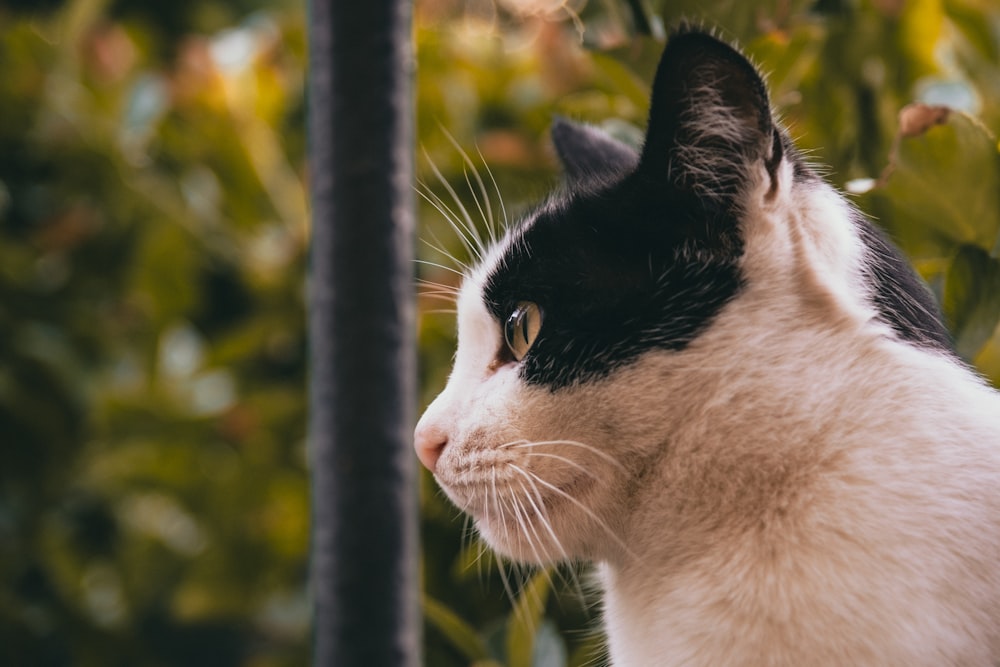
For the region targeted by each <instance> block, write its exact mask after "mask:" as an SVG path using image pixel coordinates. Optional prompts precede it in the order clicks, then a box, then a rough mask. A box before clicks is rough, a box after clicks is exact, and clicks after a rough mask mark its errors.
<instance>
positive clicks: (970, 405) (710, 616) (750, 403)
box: [417, 164, 1000, 667]
mask: <svg viewBox="0 0 1000 667" xmlns="http://www.w3.org/2000/svg"><path fill="white" fill-rule="evenodd" d="M753 176H754V179H755V181H756V182H757V183H758V185H757V186H754V187H751V188H750V190H749V192H748V193H747V197H746V201H747V203H746V205H745V208H744V211H745V221H744V228H743V232H744V238H745V248H746V250H745V256H744V259H743V270H744V274H745V276H746V278H747V286H746V288H745V290H744V291H743V292H742V293H741V294H740V295H739V296H738V297H737V298H736V299H735V300H733V301H732V302H730V303H729V304H728V305H727V306H726V307H725V308H724V309H723V311H722V312H721V313H720V314H719V316H718V317H717V318H716V320H715V321H714V323H713V324H712V326H710V327H709V328H708V329H707V330H706V331H705V332H704V333H703V334H702V335H701V336H699V337H698V338H697V339H696V340H695V341H694V342H693V343H691V344H690V345H689V346H688V347H687V348H686V349H685V350H684V351H682V352H666V351H664V352H652V353H648V354H646V355H644V356H643V357H642V358H641V359H640V360H639V361H637V362H636V363H634V364H631V365H629V366H627V367H625V368H622V369H619V370H617V371H615V372H613V373H612V374H611V375H610V376H608V377H607V378H604V379H602V380H599V381H594V382H588V383H584V384H580V385H575V386H572V387H569V388H566V389H560V390H558V391H555V392H551V391H549V390H547V389H545V388H535V387H529V386H525V385H524V383H523V382H522V381H521V380H520V379H519V377H518V373H517V365H516V363H510V364H505V365H499V366H498V365H497V364H496V363H495V361H494V360H495V358H496V353H497V350H498V349H499V346H500V345H502V334H501V331H500V325H499V323H497V322H496V321H495V320H494V319H493V318H492V317H491V316H490V314H489V313H488V312H487V311H486V309H485V307H484V306H483V304H482V301H481V295H480V292H481V287H482V280H483V279H484V276H485V275H486V273H487V271H488V270H489V268H490V267H491V266H492V265H493V264H494V263H495V262H497V261H499V258H500V257H502V254H503V253H502V247H501V248H498V249H495V250H494V251H493V252H492V253H491V255H490V256H489V257H488V258H487V260H486V261H485V262H484V265H483V266H482V267H481V268H480V269H479V270H478V271H477V272H476V273H474V274H473V275H471V276H470V277H469V279H467V281H466V283H465V285H464V287H463V290H462V294H461V297H460V300H459V334H460V342H459V348H458V353H457V357H456V362H455V368H454V371H453V373H452V376H451V378H450V380H449V383H448V386H447V388H446V389H445V390H444V392H442V394H441V395H440V396H439V397H438V398H437V400H435V401H434V403H433V404H432V405H431V407H430V408H429V409H428V410H427V412H426V414H425V415H424V416H423V418H422V419H421V422H420V424H419V426H418V430H417V433H418V440H419V439H420V438H423V439H425V440H426V439H427V438H432V437H436V438H446V439H447V445H446V446H445V448H444V450H443V452H442V454H441V457H440V460H439V461H438V463H437V467H436V473H437V478H438V480H439V481H440V483H441V484H442V486H443V488H444V489H445V490H446V492H447V493H448V494H449V496H450V497H451V498H452V499H453V500H454V501H455V502H456V504H458V505H459V506H460V507H462V508H463V509H465V510H467V511H469V512H470V513H471V514H472V515H473V516H474V517H475V519H476V521H477V525H478V526H479V529H480V530H481V532H482V533H483V535H484V536H485V537H486V539H487V540H488V541H489V542H490V543H491V544H492V545H493V546H494V547H495V548H496V549H497V550H498V551H500V552H501V553H504V554H507V555H509V556H511V557H513V558H515V559H519V560H524V561H531V562H552V561H561V560H567V559H589V560H593V561H596V562H597V563H599V571H600V576H601V580H602V582H603V586H604V589H605V623H606V628H607V632H608V636H609V641H610V651H611V658H612V662H613V664H614V665H615V666H616V667H654V666H660V665H776V666H777V665H789V666H804V665H873V666H874V665H899V666H904V665H906V666H910V665H928V666H931V665H933V666H942V665H963V666H964V665H968V666H979V665H982V666H984V667H985V666H988V665H996V664H1000V558H998V557H1000V398H998V394H997V393H996V392H994V391H993V390H992V389H990V388H988V387H987V386H986V385H985V384H984V383H983V382H982V381H981V379H980V378H978V377H976V376H975V375H974V374H973V373H972V372H971V371H969V370H968V369H966V368H964V367H963V366H961V365H960V364H959V363H958V362H956V361H955V360H954V359H952V358H950V357H949V356H947V355H946V354H943V353H940V352H934V351H931V350H928V349H923V348H918V347H915V346H913V345H910V344H906V343H903V342H901V341H899V340H898V339H896V338H895V337H894V336H893V334H892V331H891V330H890V329H889V328H888V327H887V326H886V325H885V324H883V323H881V321H879V320H878V319H876V313H875V312H874V310H873V308H872V307H871V306H870V305H869V301H868V300H867V299H866V298H865V297H866V295H865V287H864V283H863V282H862V280H863V279H862V253H863V251H864V249H863V245H862V242H861V241H860V239H859V238H858V235H857V232H856V230H855V227H854V225H853V224H851V221H850V219H849V217H850V211H849V209H848V205H847V204H846V203H844V202H843V200H842V199H841V198H840V197H839V196H838V195H837V194H836V193H835V192H833V191H832V190H830V189H829V188H827V187H826V186H822V185H817V184H810V185H808V186H805V187H803V186H797V185H793V183H792V172H791V166H790V165H788V164H783V165H782V166H781V167H780V169H779V172H778V178H779V183H778V187H777V188H776V190H770V179H769V178H768V177H767V175H766V173H765V172H764V169H763V167H760V168H759V173H757V172H754V174H753ZM509 242H512V241H510V240H508V241H507V243H509ZM429 434H430V435H429ZM553 441H566V442H563V443H561V444H560V443H556V444H540V445H535V444H534V443H538V442H540V443H551V442H553ZM511 443H513V444H511ZM568 443H579V444H568ZM609 455H610V457H612V459H611V460H609V458H608V457H609ZM566 459H569V460H570V461H571V462H572V463H573V464H572V465H571V464H570V463H567V461H566ZM546 485H548V486H546ZM554 489H558V490H560V491H562V495H560V493H559V492H557V491H556V490H554ZM566 494H570V495H572V497H573V499H574V501H575V502H573V501H569V500H567V499H566V498H565V495H566Z"/></svg>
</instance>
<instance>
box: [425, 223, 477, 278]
mask: <svg viewBox="0 0 1000 667" xmlns="http://www.w3.org/2000/svg"><path fill="white" fill-rule="evenodd" d="M427 233H428V234H429V235H430V237H431V239H432V240H433V241H434V242H433V243H431V242H430V241H428V240H427V239H420V242H421V243H423V244H424V245H425V246H427V247H428V248H430V249H431V250H433V251H434V252H436V253H438V254H439V255H442V256H444V257H447V258H448V259H450V260H451V261H452V262H453V263H454V264H455V266H456V267H458V268H459V269H460V273H462V272H465V271H468V270H469V265H468V264H467V263H465V262H463V261H462V260H460V259H459V258H458V257H455V255H453V254H452V253H450V252H448V251H447V250H445V248H444V246H443V245H442V244H441V242H440V241H438V239H437V237H436V236H435V235H434V233H433V232H431V231H429V230H428V232H427Z"/></svg>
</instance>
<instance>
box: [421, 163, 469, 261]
mask: <svg viewBox="0 0 1000 667" xmlns="http://www.w3.org/2000/svg"><path fill="white" fill-rule="evenodd" d="M436 169H437V167H435V171H436ZM436 173H438V174H440V172H436ZM439 178H442V179H443V178H444V177H443V176H440V175H439ZM420 185H421V187H423V188H425V190H426V192H425V191H424V190H417V194H419V195H420V196H421V197H423V198H424V201H426V202H427V203H428V204H430V205H431V206H433V207H434V209H435V210H436V211H437V212H438V213H440V214H441V216H442V217H443V218H444V219H445V221H446V222H447V223H448V225H449V226H450V227H451V228H452V229H453V230H454V231H455V233H456V234H457V235H458V239H459V241H461V242H462V245H463V246H464V247H465V250H466V252H468V253H469V255H470V256H474V257H476V258H478V259H479V260H482V258H483V256H482V253H481V252H480V250H479V247H478V245H477V244H476V243H474V241H475V235H476V234H475V233H474V232H472V231H469V230H468V227H467V224H472V222H471V218H469V214H468V213H467V212H465V209H464V207H463V208H462V214H463V215H462V217H459V215H458V214H457V213H455V212H454V211H453V210H451V207H450V206H448V204H446V203H445V201H444V200H443V199H441V198H440V197H438V196H437V195H436V194H435V193H434V191H433V190H431V189H430V187H429V186H427V185H425V184H424V183H420ZM446 185H447V183H446ZM447 187H448V189H449V191H450V192H451V193H452V196H453V197H456V196H457V195H455V194H454V190H451V186H450V185H447ZM457 204H458V205H459V206H462V203H461V202H460V201H457ZM463 217H464V218H465V219H467V220H468V221H469V222H468V223H466V222H463V221H462V218H463Z"/></svg>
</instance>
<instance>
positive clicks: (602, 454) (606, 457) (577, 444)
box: [501, 440, 627, 472]
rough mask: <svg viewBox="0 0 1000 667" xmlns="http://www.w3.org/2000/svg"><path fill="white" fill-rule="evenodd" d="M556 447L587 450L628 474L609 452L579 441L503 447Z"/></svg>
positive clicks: (520, 442)
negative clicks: (564, 446) (562, 446)
mask: <svg viewBox="0 0 1000 667" xmlns="http://www.w3.org/2000/svg"><path fill="white" fill-rule="evenodd" d="M554 445H566V446H568V447H579V448H581V449H585V450H587V451H588V452H590V453H591V454H593V455H594V456H597V457H598V458H601V459H603V460H605V461H607V462H608V463H610V464H611V465H613V466H615V467H616V468H618V469H619V470H621V471H622V472H627V470H626V468H625V466H624V465H622V463H621V462H620V461H618V460H616V459H615V458H614V457H613V456H611V455H610V454H608V453H607V452H602V451H601V450H600V449H597V448H596V447H594V446H592V445H588V444H586V443H583V442H580V441H578V440H536V441H529V440H515V441H513V442H509V443H506V444H504V445H501V446H502V447H505V448H506V447H509V448H513V449H526V448H530V447H543V446H554Z"/></svg>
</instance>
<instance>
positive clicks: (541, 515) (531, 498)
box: [520, 473, 583, 599]
mask: <svg viewBox="0 0 1000 667" xmlns="http://www.w3.org/2000/svg"><path fill="white" fill-rule="evenodd" d="M522 474H523V473H522ZM523 476H524V478H525V479H526V480H528V484H530V485H531V489H532V493H527V490H526V489H525V488H524V484H523V483H521V484H520V486H521V489H522V490H523V491H525V494H526V496H525V497H526V498H527V499H528V502H529V503H531V507H532V508H533V509H534V510H535V516H537V517H538V520H539V522H541V524H542V527H543V528H545V530H546V532H548V534H549V537H551V538H552V542H553V544H554V545H555V547H556V549H558V550H559V553H560V555H562V560H563V562H565V563H569V562H570V561H571V560H572V559H571V558H570V556H569V554H568V553H567V552H566V549H565V547H563V544H562V541H560V539H559V537H558V536H557V535H556V533H555V531H554V530H553V529H552V523H551V521H549V517H548V515H547V514H546V512H545V501H544V500H543V499H542V493H541V491H540V490H539V489H538V485H536V484H535V480H533V479H532V478H531V477H530V476H528V475H523ZM536 499H537V500H538V502H537V503H536V502H535V500H536ZM557 572H558V570H557ZM572 575H573V576H572V579H573V583H572V584H570V582H569V581H567V580H566V579H565V578H564V577H562V575H561V573H560V578H561V579H562V581H563V583H564V584H565V585H566V586H569V587H571V588H574V590H575V591H576V592H577V593H579V594H580V598H581V599H583V589H582V588H581V587H580V581H579V579H577V577H576V573H575V572H573V573H572Z"/></svg>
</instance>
